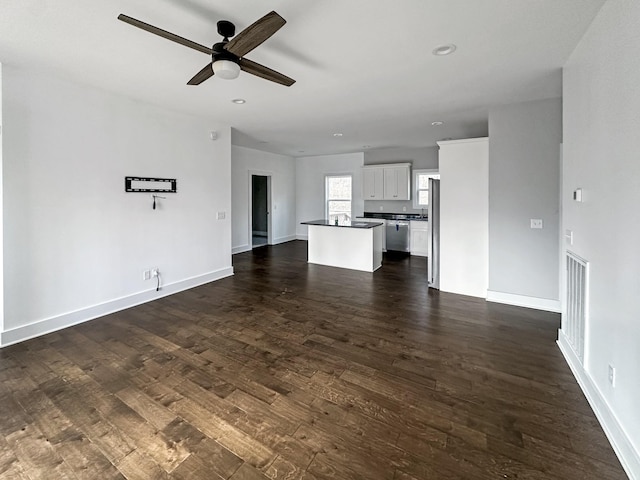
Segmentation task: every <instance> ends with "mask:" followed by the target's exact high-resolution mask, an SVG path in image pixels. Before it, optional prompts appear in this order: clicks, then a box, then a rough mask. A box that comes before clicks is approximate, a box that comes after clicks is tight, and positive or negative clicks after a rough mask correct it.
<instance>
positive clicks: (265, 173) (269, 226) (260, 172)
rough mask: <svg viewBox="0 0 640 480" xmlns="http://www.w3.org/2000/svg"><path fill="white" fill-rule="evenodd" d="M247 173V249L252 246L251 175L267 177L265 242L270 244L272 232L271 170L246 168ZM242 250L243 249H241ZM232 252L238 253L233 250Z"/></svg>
mask: <svg viewBox="0 0 640 480" xmlns="http://www.w3.org/2000/svg"><path fill="white" fill-rule="evenodd" d="M247 172H248V174H249V217H248V218H249V222H248V225H247V227H248V234H247V235H248V237H249V240H248V241H249V246H250V247H249V250H251V249H252V248H253V176H254V175H256V176H258V177H267V244H271V242H272V238H271V232H273V226H272V218H271V217H273V215H272V214H271V211H272V209H271V179H272V176H273V172H269V171H264V170H248V171H247ZM242 251H244V250H242ZM232 253H239V252H234V251H232Z"/></svg>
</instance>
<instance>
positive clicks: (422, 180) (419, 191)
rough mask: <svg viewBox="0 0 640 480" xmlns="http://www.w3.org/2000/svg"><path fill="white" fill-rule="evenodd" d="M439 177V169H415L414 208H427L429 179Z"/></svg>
mask: <svg viewBox="0 0 640 480" xmlns="http://www.w3.org/2000/svg"><path fill="white" fill-rule="evenodd" d="M430 178H435V179H439V178H440V174H439V173H438V171H437V170H414V171H413V191H414V195H413V208H427V206H428V205H429V179H430Z"/></svg>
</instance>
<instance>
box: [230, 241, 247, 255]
mask: <svg viewBox="0 0 640 480" xmlns="http://www.w3.org/2000/svg"><path fill="white" fill-rule="evenodd" d="M249 250H251V245H249V244H247V243H245V244H244V245H240V246H239V247H233V248H232V249H231V255H235V254H236V253H242V252H248V251H249Z"/></svg>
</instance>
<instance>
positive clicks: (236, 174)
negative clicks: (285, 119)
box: [231, 145, 296, 253]
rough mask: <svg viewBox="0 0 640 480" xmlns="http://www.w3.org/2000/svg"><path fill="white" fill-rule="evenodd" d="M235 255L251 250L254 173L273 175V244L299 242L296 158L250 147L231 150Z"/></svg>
mask: <svg viewBox="0 0 640 480" xmlns="http://www.w3.org/2000/svg"><path fill="white" fill-rule="evenodd" d="M231 157H232V161H231V172H232V173H231V179H232V185H231V192H232V195H233V197H232V206H233V222H232V226H233V252H234V253H237V252H244V251H246V250H250V249H251V237H250V236H249V231H250V225H249V211H250V207H251V206H250V205H249V193H250V185H251V183H250V182H251V174H252V173H253V174H257V175H271V202H272V205H271V213H270V215H271V216H272V218H271V228H272V229H273V232H272V243H274V244H276V243H282V242H288V241H289V240H295V236H296V161H295V159H294V158H293V157H288V156H285V155H277V154H275V153H268V152H262V151H259V150H253V149H251V148H246V147H237V146H235V145H234V146H233V147H232V149H231Z"/></svg>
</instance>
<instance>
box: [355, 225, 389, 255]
mask: <svg viewBox="0 0 640 480" xmlns="http://www.w3.org/2000/svg"><path fill="white" fill-rule="evenodd" d="M356 221H357V222H373V223H381V224H382V251H383V252H386V251H387V231H386V229H385V228H384V227H386V224H387V221H386V220H385V219H383V218H365V217H356Z"/></svg>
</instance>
